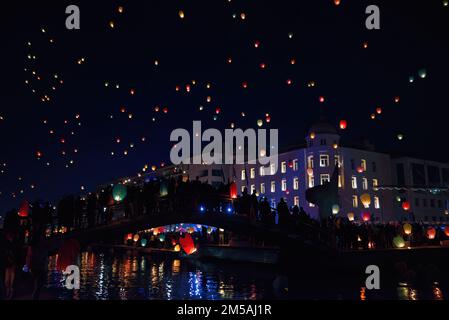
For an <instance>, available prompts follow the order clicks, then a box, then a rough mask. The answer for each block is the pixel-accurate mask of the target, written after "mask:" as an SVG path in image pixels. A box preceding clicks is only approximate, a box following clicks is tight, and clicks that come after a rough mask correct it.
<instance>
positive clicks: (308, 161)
mask: <svg viewBox="0 0 449 320" xmlns="http://www.w3.org/2000/svg"><path fill="white" fill-rule="evenodd" d="M307 168H310V169H313V156H309V157H308V158H307Z"/></svg>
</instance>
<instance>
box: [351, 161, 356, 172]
mask: <svg viewBox="0 0 449 320" xmlns="http://www.w3.org/2000/svg"><path fill="white" fill-rule="evenodd" d="M351 170H355V162H354V159H351Z"/></svg>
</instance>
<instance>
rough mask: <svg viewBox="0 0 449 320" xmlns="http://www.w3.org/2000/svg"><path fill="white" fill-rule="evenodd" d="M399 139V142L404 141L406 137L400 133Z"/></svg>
mask: <svg viewBox="0 0 449 320" xmlns="http://www.w3.org/2000/svg"><path fill="white" fill-rule="evenodd" d="M397 138H398V140H399V141H402V140H403V139H404V135H403V134H401V133H400V134H398V136H397Z"/></svg>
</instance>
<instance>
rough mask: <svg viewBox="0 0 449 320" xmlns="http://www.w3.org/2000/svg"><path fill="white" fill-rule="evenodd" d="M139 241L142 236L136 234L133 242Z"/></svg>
mask: <svg viewBox="0 0 449 320" xmlns="http://www.w3.org/2000/svg"><path fill="white" fill-rule="evenodd" d="M139 239H140V236H139V235H138V234H136V235H135V236H134V238H133V241H134V242H137V241H139Z"/></svg>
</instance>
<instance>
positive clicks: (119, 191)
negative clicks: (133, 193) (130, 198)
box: [112, 184, 128, 202]
mask: <svg viewBox="0 0 449 320" xmlns="http://www.w3.org/2000/svg"><path fill="white" fill-rule="evenodd" d="M127 192H128V191H127V189H126V186H124V185H123V184H116V185H115V186H114V188H113V189H112V197H113V198H114V200H115V201H117V202H120V201H123V200H124V199H125V198H126V195H127Z"/></svg>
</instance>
